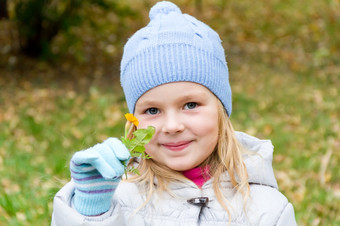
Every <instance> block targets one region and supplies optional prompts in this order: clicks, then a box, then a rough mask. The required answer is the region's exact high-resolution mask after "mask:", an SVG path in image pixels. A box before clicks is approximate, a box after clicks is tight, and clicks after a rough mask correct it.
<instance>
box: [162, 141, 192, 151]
mask: <svg viewBox="0 0 340 226" xmlns="http://www.w3.org/2000/svg"><path fill="white" fill-rule="evenodd" d="M190 144H191V141H181V142H174V143H164V144H162V145H163V147H165V148H167V149H169V150H171V151H181V150H183V149H185V148H187V147H188V146H189V145H190Z"/></svg>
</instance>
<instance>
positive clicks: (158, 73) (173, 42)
mask: <svg viewBox="0 0 340 226" xmlns="http://www.w3.org/2000/svg"><path fill="white" fill-rule="evenodd" d="M149 17H150V23H149V24H148V25H147V26H146V27H143V28H142V29H140V30H138V31H137V32H136V33H135V34H134V35H133V36H132V37H131V38H130V39H129V40H128V42H127V43H126V45H125V47H124V53H123V58H122V61H121V75H120V76H121V77H120V79H121V85H122V87H123V90H124V93H125V98H126V102H127V105H128V108H129V111H130V112H131V113H133V112H134V109H135V104H136V102H137V100H138V99H139V98H140V97H141V96H142V95H143V94H144V93H145V92H146V91H148V90H150V89H152V88H154V87H156V86H159V85H162V84H165V83H170V82H178V81H190V82H195V83H198V84H201V85H203V86H205V87H207V88H208V89H209V90H210V91H211V92H212V93H214V94H215V95H216V96H217V97H218V98H219V99H220V101H221V102H222V103H223V105H224V107H225V109H226V111H227V113H228V115H229V116H230V114H231V111H232V105H231V89H230V85H229V72H228V66H227V62H226V60H225V55H224V49H223V47H222V45H221V39H220V38H219V36H218V34H217V33H216V32H215V31H214V30H212V29H211V28H210V27H209V26H207V25H206V24H204V23H202V22H201V21H199V20H197V19H195V18H194V17H192V16H190V15H187V14H182V12H181V10H180V9H179V8H178V7H177V6H176V5H175V4H173V3H171V2H167V1H163V2H158V3H157V4H156V5H154V6H153V7H152V8H151V10H150V13H149Z"/></svg>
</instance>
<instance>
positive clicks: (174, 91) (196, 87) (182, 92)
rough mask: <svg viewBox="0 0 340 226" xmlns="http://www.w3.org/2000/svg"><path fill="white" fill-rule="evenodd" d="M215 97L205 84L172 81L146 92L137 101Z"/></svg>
mask: <svg viewBox="0 0 340 226" xmlns="http://www.w3.org/2000/svg"><path fill="white" fill-rule="evenodd" d="M186 96H190V97H198V98H199V97H202V98H203V97H215V95H214V94H213V93H212V92H211V91H210V90H209V89H208V88H206V87H205V86H203V85H200V84H198V83H194V82H171V83H166V84H162V85H159V86H156V87H154V88H152V89H150V90H148V91H147V92H145V93H144V94H143V95H142V96H141V97H140V98H139V100H138V101H137V104H138V102H140V101H144V100H150V99H154V100H157V99H172V98H179V97H186Z"/></svg>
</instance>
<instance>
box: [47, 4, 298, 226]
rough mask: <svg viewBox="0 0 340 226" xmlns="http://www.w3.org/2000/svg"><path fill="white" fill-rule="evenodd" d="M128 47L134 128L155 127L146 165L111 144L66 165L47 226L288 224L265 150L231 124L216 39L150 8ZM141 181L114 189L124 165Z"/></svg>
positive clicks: (127, 84)
mask: <svg viewBox="0 0 340 226" xmlns="http://www.w3.org/2000/svg"><path fill="white" fill-rule="evenodd" d="M149 16H150V23H149V24H148V25H147V26H146V27H144V28H142V29H140V30H139V31H137V32H136V33H135V34H134V35H133V36H132V37H131V38H130V39H129V41H128V42H127V43H126V45H125V48H124V54H123V58H122V62H121V85H122V87H123V90H124V93H125V96H126V101H127V105H128V107H129V111H130V112H131V113H134V115H135V116H136V117H137V118H138V119H139V122H140V123H139V125H138V127H137V128H146V127H147V126H150V125H151V126H153V127H155V129H156V133H155V135H154V137H153V138H152V140H151V141H150V142H149V143H148V144H147V145H146V146H145V148H146V153H147V154H148V155H150V156H151V157H152V158H151V159H137V163H136V161H132V160H134V159H130V154H129V152H128V150H127V149H126V147H125V146H124V145H123V144H122V143H121V142H120V141H119V140H118V139H116V138H109V139H108V140H106V141H104V142H103V143H101V144H97V145H95V146H94V147H92V148H89V149H87V150H83V151H79V152H76V153H75V154H74V156H73V157H72V160H71V163H70V168H71V176H72V180H71V182H69V183H68V184H67V185H66V186H65V187H63V188H62V189H61V190H60V191H59V192H58V193H57V195H56V197H55V199H54V211H53V216H52V225H62V226H65V225H138V226H140V225H163V226H165V225H185V226H187V225H228V224H229V225H284V226H287V225H288V226H289V225H296V222H295V217H294V209H293V206H292V205H291V204H290V203H289V202H288V200H287V199H286V198H285V196H283V195H282V194H281V193H280V192H279V191H278V187H277V183H276V180H275V177H274V173H273V170H272V166H271V164H272V152H273V146H272V144H271V142H270V141H268V140H259V139H257V138H254V137H251V136H249V135H247V134H244V133H241V132H234V130H233V128H232V125H231V123H230V121H229V116H230V114H231V111H232V107H231V103H232V102H231V89H230V85H229V78H228V77H229V74H228V67H227V63H226V61H225V54H224V49H223V47H222V45H221V40H220V38H219V36H218V35H217V33H215V32H214V31H213V30H212V29H211V28H210V27H208V26H207V25H205V24H204V23H202V22H200V21H198V20H196V19H195V18H193V17H191V16H189V15H186V14H182V13H181V11H180V9H179V8H178V7H177V6H176V5H174V4H173V3H170V2H159V3H157V4H156V5H155V6H154V7H153V8H152V9H151V10H150V13H149ZM128 159H130V164H135V165H137V168H138V170H139V173H140V175H135V176H131V177H130V178H129V179H128V180H124V181H120V180H121V176H122V174H123V172H124V166H123V165H122V163H121V162H122V161H126V160H128Z"/></svg>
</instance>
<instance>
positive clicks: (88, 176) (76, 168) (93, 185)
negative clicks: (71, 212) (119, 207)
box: [70, 161, 120, 216]
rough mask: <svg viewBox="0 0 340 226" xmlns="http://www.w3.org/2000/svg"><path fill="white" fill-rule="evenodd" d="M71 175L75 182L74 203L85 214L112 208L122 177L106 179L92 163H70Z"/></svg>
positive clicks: (97, 212) (91, 214) (103, 211)
mask: <svg viewBox="0 0 340 226" xmlns="http://www.w3.org/2000/svg"><path fill="white" fill-rule="evenodd" d="M70 170H71V177H72V179H73V181H74V183H75V187H76V189H75V196H74V199H73V205H74V207H75V208H76V210H77V211H78V212H79V213H81V214H83V215H85V216H95V215H99V214H102V213H105V212H106V211H108V210H109V209H110V206H111V199H112V196H113V193H114V191H115V189H116V187H117V185H118V183H119V181H120V177H115V178H113V179H106V178H103V177H102V176H101V174H100V173H99V172H98V171H97V170H96V168H95V167H93V166H92V165H90V164H77V163H75V162H74V161H71V163H70Z"/></svg>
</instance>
